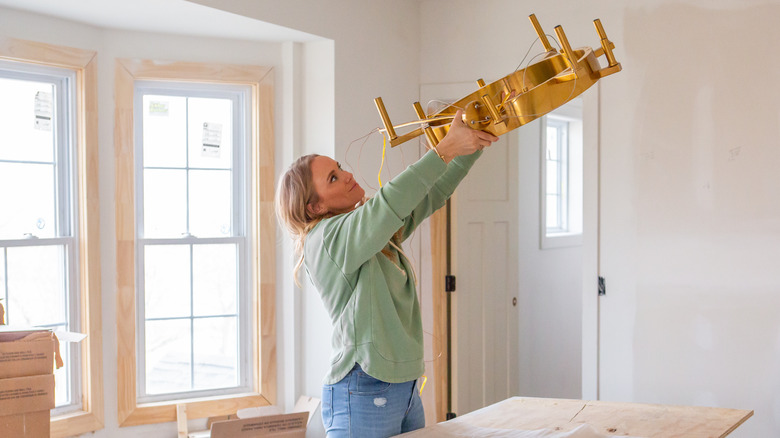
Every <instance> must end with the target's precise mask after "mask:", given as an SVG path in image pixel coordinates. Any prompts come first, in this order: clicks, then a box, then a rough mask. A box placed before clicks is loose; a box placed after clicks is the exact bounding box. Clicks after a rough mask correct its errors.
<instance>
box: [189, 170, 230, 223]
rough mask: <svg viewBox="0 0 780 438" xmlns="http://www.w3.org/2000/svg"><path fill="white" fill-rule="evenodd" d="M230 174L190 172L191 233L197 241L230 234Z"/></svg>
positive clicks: (222, 171)
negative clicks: (197, 238) (202, 238)
mask: <svg viewBox="0 0 780 438" xmlns="http://www.w3.org/2000/svg"><path fill="white" fill-rule="evenodd" d="M230 188H231V182H230V171H226V170H192V171H190V187H189V195H190V233H191V234H193V235H194V236H197V237H224V236H229V235H230V234H231V227H230V220H231V206H232V202H231V200H232V196H231V190H230Z"/></svg>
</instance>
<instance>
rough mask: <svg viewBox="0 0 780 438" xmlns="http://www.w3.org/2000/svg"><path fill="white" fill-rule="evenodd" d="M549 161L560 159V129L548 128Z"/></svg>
mask: <svg viewBox="0 0 780 438" xmlns="http://www.w3.org/2000/svg"><path fill="white" fill-rule="evenodd" d="M547 159H548V160H557V159H558V129H557V128H555V127H554V126H548V127H547Z"/></svg>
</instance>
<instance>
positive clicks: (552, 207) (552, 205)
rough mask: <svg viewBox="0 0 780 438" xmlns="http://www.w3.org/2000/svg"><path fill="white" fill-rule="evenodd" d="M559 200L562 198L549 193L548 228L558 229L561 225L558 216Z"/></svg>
mask: <svg viewBox="0 0 780 438" xmlns="http://www.w3.org/2000/svg"><path fill="white" fill-rule="evenodd" d="M558 202H560V198H559V197H558V196H556V195H547V228H548V229H551V228H552V229H557V228H559V227H560V219H559V217H558Z"/></svg>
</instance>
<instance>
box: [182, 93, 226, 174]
mask: <svg viewBox="0 0 780 438" xmlns="http://www.w3.org/2000/svg"><path fill="white" fill-rule="evenodd" d="M232 127H233V102H232V101H231V100H228V99H212V98H195V97H191V98H190V99H189V124H188V129H189V146H188V148H189V159H190V161H189V165H190V167H196V168H203V167H205V168H212V169H213V168H219V169H230V168H231V163H232V161H233V128H232Z"/></svg>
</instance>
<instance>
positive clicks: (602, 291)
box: [599, 276, 607, 296]
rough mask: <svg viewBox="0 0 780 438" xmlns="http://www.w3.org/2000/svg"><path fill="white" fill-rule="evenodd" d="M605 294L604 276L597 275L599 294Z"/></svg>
mask: <svg viewBox="0 0 780 438" xmlns="http://www.w3.org/2000/svg"><path fill="white" fill-rule="evenodd" d="M606 294H607V286H606V284H604V277H602V276H599V296H602V295H606Z"/></svg>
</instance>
